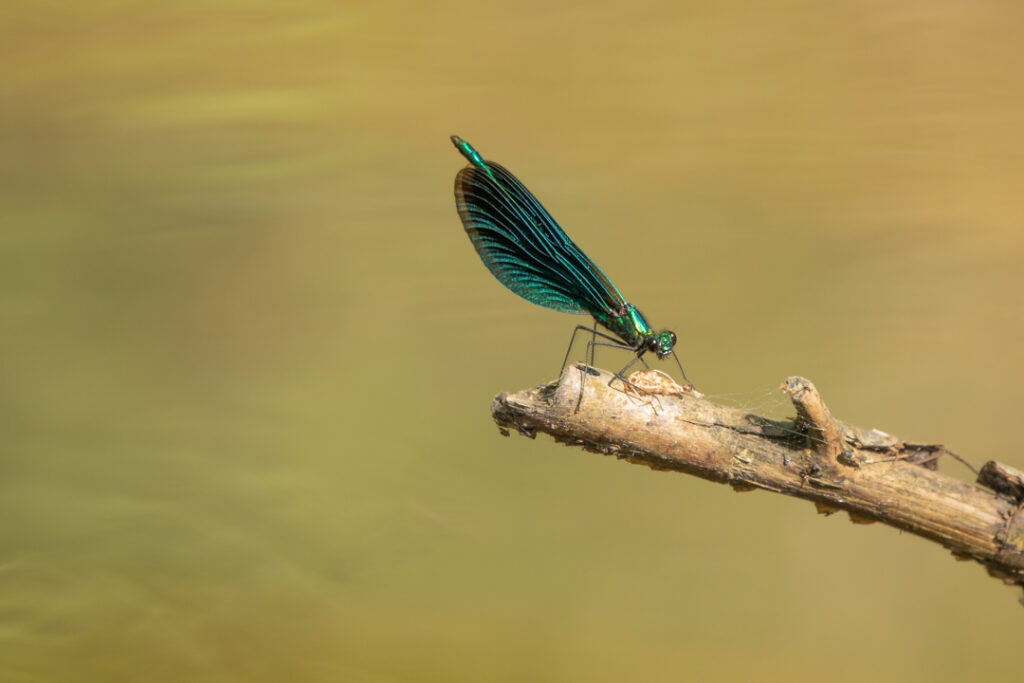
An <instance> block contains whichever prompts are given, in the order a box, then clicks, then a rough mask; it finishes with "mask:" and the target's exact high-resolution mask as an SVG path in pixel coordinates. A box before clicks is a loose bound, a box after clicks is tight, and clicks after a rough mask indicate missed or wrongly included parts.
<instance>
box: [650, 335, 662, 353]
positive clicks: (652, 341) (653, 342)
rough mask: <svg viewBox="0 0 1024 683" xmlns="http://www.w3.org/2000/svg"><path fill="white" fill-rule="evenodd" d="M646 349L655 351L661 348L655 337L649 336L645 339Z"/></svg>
mask: <svg viewBox="0 0 1024 683" xmlns="http://www.w3.org/2000/svg"><path fill="white" fill-rule="evenodd" d="M647 350H648V351H654V352H655V353H657V352H658V351H660V350H661V345H660V344H659V343H658V338H657V337H649V338H648V339H647Z"/></svg>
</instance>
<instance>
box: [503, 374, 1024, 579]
mask: <svg viewBox="0 0 1024 683" xmlns="http://www.w3.org/2000/svg"><path fill="white" fill-rule="evenodd" d="M663 377H664V376H662V375H657V374H654V373H653V371H643V372H641V373H635V374H634V375H632V376H631V377H630V379H631V381H632V382H633V383H634V384H636V385H637V386H640V387H643V388H644V389H646V392H638V391H637V390H636V389H634V388H632V387H626V388H625V390H623V387H622V384H621V382H620V381H619V380H615V382H614V386H609V381H610V380H611V378H612V375H611V374H609V373H608V372H605V371H603V370H596V369H594V368H586V367H585V366H583V365H576V366H574V367H569V368H567V369H566V370H565V372H563V373H562V377H561V378H560V379H559V381H558V382H557V383H555V384H547V385H542V386H539V387H536V388H534V389H527V390H524V391H519V392H516V393H512V394H504V393H503V394H500V395H499V396H497V397H495V399H494V402H493V403H492V405H491V413H492V415H493V416H494V420H495V422H497V423H498V425H499V427H501V428H502V431H503V433H507V431H506V429H507V428H511V429H515V430H517V431H518V432H520V433H521V434H524V435H526V436H529V437H531V438H532V437H533V436H535V435H536V433H537V432H544V433H546V434H550V435H551V436H553V437H554V438H555V440H556V441H560V442H562V443H565V444H570V445H576V446H582V447H583V448H585V449H586V450H589V451H592V452H595V453H603V454H606V455H614V456H616V457H617V458H620V459H623V460H627V461H629V462H632V463H636V464H642V465H647V466H648V467H651V468H653V469H656V470H674V471H679V472H686V473H688V474H693V475H696V476H698V477H703V478H704V479H710V480H711V481H717V482H721V483H728V484H731V485H732V486H733V487H734V488H736V489H737V490H741V491H742V490H751V489H754V488H759V489H765V490H768V491H775V492H777V493H783V494H786V495H790V496H797V497H799V498H806V499H807V500H811V501H814V503H815V504H816V505H817V506H818V510H819V512H823V513H826V514H830V513H832V512H836V511H839V510H845V511H847V512H848V513H849V515H850V518H851V519H852V520H853V521H854V522H859V523H870V522H874V521H879V522H883V523H885V524H888V525H890V526H894V527H896V528H898V529H903V530H905V531H909V532H911V533H914V534H917V535H919V536H923V537H924V538H927V539H930V540H932V541H935V542H937V543H940V544H942V545H943V546H945V547H946V548H948V549H950V550H951V551H952V552H953V554H954V555H956V556H957V557H960V558H970V559H974V560H976V561H978V562H980V563H981V564H982V565H984V566H985V568H986V569H987V570H988V572H989V573H990V574H991V575H992V576H994V577H996V578H999V579H1002V580H1003V581H1005V582H1006V583H1008V584H1013V585H1017V586H1021V587H1024V474H1022V473H1021V472H1019V471H1017V470H1014V469H1013V468H1011V467H1009V466H1007V465H1003V464H1001V463H996V462H991V463H988V464H986V465H985V467H983V468H982V470H981V473H980V474H979V476H978V480H979V482H980V483H981V484H984V486H986V487H988V488H983V487H982V486H981V485H979V484H975V483H969V482H965V481H961V480H959V479H955V478H953V477H950V476H948V475H945V474H941V473H939V472H938V471H937V465H938V460H939V458H940V457H941V456H943V455H952V454H950V453H948V451H946V450H945V449H944V448H943V447H942V446H941V445H936V444H916V443H909V442H906V441H903V440H901V439H899V438H897V437H895V436H890V435H888V434H885V433H884V432H880V431H877V430H864V429H860V428H858V427H854V426H852V425H849V424H846V423H843V422H841V421H839V420H836V419H834V418H833V417H832V415H831V413H830V412H829V410H828V408H827V407H826V406H825V403H824V402H823V401H822V399H821V396H820V395H819V394H818V391H817V389H815V387H814V385H813V384H811V382H809V381H808V380H806V379H804V378H802V377H790V378H789V379H787V380H786V382H785V383H784V384H783V387H782V389H783V390H784V391H785V392H786V393H787V394H788V395H789V396H790V398H791V400H792V401H793V405H794V406H795V408H796V412H797V414H796V417H795V419H793V420H792V421H777V420H769V419H767V418H763V417H759V416H757V415H753V414H751V413H748V412H746V411H743V410H739V409H736V408H731V407H727V406H722V405H718V404H716V403H713V402H711V401H708V400H705V399H703V398H702V397H700V396H699V395H696V394H695V393H692V392H689V391H686V390H683V388H682V387H680V386H679V385H677V384H675V383H674V382H672V381H671V380H665V379H663ZM581 384H582V385H583V392H582V394H581V389H580V387H581ZM687 389H688V388H687ZM953 457H956V456H953Z"/></svg>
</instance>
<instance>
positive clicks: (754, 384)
mask: <svg viewBox="0 0 1024 683" xmlns="http://www.w3.org/2000/svg"><path fill="white" fill-rule="evenodd" d="M1022 29H1024V13H1022V10H1021V9H1020V6H1019V5H1013V4H1011V3H997V2H977V3H953V2H935V1H934V0H927V1H925V0H921V1H914V2H894V3H883V2H867V1H865V2H836V3H818V2H779V3H757V2H739V3H737V2H726V3H706V2H699V3H698V2H694V3H678V2H665V3H657V2H644V1H633V2H628V3H586V2H575V3H552V2H533V1H528V2H519V3H505V4H491V3H480V2H434V3H415V2H407V1H397V0H396V1H392V2H389V1H384V2H372V3H371V2H356V3H353V2H340V3H339V2H327V1H325V0H317V1H314V2H293V3H272V2H228V1H214V2H178V3H148V2H113V1H111V2H89V3H35V2H32V3H29V2H15V3H7V4H5V6H4V8H3V9H2V10H0V64H3V68H2V72H0V216H2V230H0V680H3V681H12V682H18V683H20V682H28V681H202V682H205V681H284V680H294V681H357V682H362V681H373V682H378V681H410V682H411V681H439V682H460V681H466V682H470V681H473V682H476V681H497V682H501V681H624V680H648V681H674V680H691V681H706V680H757V681H787V682H792V681H819V680H830V681H863V680H872V681H890V680H891V681H929V682H932V681H947V680H948V681H970V680H982V679H984V680H991V679H994V678H997V677H1002V678H1004V679H1005V678H1006V677H1008V676H1012V675H1013V672H1019V671H1020V652H1021V643H1022V634H1024V608H1022V607H1021V605H1020V604H1018V602H1017V598H1018V597H1019V592H1017V593H1015V592H1014V591H1013V590H1011V589H1010V588H1007V587H1004V586H1002V585H1001V584H999V583H998V582H997V581H995V580H993V579H990V578H988V577H987V576H986V575H985V573H984V571H983V570H982V569H981V568H980V567H978V566H977V565H974V564H973V563H958V562H955V561H954V560H953V558H952V557H950V555H949V554H948V553H947V552H945V551H943V550H942V549H941V548H939V547H938V546H936V545H934V544H930V543H926V542H924V541H922V540H920V539H917V538H914V537H911V536H909V535H903V534H899V533H898V532H896V531H894V530H892V529H889V528H885V527H882V526H880V525H875V526H870V527H862V526H854V525H852V524H850V523H849V521H848V520H847V518H846V517H845V515H836V516H833V517H829V518H826V517H822V516H819V515H816V514H815V513H814V510H813V508H812V507H811V505H810V504H808V503H806V502H801V501H797V500H793V499H786V498H782V497H779V496H774V495H769V494H766V493H748V494H742V495H739V494H736V493H734V492H733V491H732V490H731V489H729V488H728V487H725V486H717V485H713V484H710V483H707V482H703V481H700V480H696V479H693V478H689V477H685V476H681V475H674V474H667V473H656V472H652V471H650V470H647V469H645V468H641V467H633V466H629V465H626V464H624V463H620V462H617V461H615V460H614V459H611V458H603V457H600V456H596V455H590V454H583V453H581V452H578V451H574V450H569V449H566V448H564V447H561V446H557V445H554V444H553V443H552V442H551V441H550V440H549V439H547V438H544V437H542V438H538V439H537V440H536V441H529V440H526V439H523V438H520V437H518V436H513V437H512V438H509V439H504V438H501V437H500V435H499V434H498V431H497V429H496V428H495V427H494V425H493V424H492V422H491V420H490V417H489V414H488V408H489V405H490V400H491V397H492V396H493V395H494V394H496V393H498V392H500V391H504V390H513V389H518V388H523V387H526V386H532V385H534V384H537V383H539V382H541V381H544V380H547V379H550V378H552V377H553V376H554V374H555V373H556V371H557V368H558V364H559V362H560V361H561V358H562V354H563V352H564V350H565V344H566V343H567V341H568V336H569V332H570V331H571V328H572V326H573V325H574V324H576V323H577V322H585V319H584V318H574V317H572V316H567V315H564V314H559V313H555V312H551V311H546V310H544V309H542V308H539V307H536V306H533V305H531V304H529V303H526V302H524V301H522V300H520V299H518V298H517V297H515V296H513V295H512V294H511V293H509V292H508V291H506V290H505V289H504V288H503V287H501V285H500V284H498V283H497V281H495V280H494V278H493V277H492V276H491V275H490V274H489V273H488V272H487V271H486V269H485V268H484V267H483V266H482V265H481V263H480V261H479V259H478V258H477V256H476V254H475V253H474V252H473V250H472V248H471V246H470V244H469V241H468V240H467V239H466V237H465V235H464V234H463V231H462V228H461V226H460V223H459V221H458V218H457V215H456V213H455V208H454V202H453V199H452V179H453V177H454V175H455V173H456V171H457V170H458V169H459V168H460V167H461V166H462V165H463V164H464V161H463V159H462V158H461V157H460V156H459V155H458V154H457V152H456V151H455V150H454V149H453V148H452V146H451V144H450V142H449V141H448V135H450V134H452V133H457V134H459V135H461V136H463V137H465V138H466V139H467V140H469V141H471V142H472V143H473V144H474V145H475V146H476V147H477V148H478V149H480V150H481V152H482V153H483V155H484V156H485V157H486V158H490V159H494V160H498V161H500V162H501V163H502V164H504V165H506V166H508V167H509V168H510V169H512V170H513V172H515V173H516V174H517V175H518V176H519V177H520V178H521V179H522V180H523V181H524V182H525V183H526V184H527V186H528V187H530V188H531V189H532V190H533V191H534V192H535V193H536V194H537V195H538V196H539V197H540V199H541V200H542V201H544V202H545V204H546V205H547V207H548V209H549V210H551V212H552V213H553V214H554V215H555V216H556V217H557V218H558V220H559V221H560V222H561V223H562V225H563V227H565V228H566V229H567V231H568V232H569V233H570V234H571V235H572V236H573V237H574V239H576V241H577V242H578V243H579V244H580V245H581V246H582V247H583V248H585V249H586V250H587V252H588V253H589V254H590V256H591V257H593V258H594V260H595V261H596V262H598V263H599V264H601V266H602V267H603V268H604V269H605V270H606V271H607V272H608V274H609V275H610V276H611V277H612V279H613V280H614V281H615V282H616V284H617V285H618V286H619V288H620V289H621V290H622V291H623V293H624V294H625V295H626V296H627V298H628V299H629V300H630V301H632V302H634V303H636V304H637V305H638V306H640V308H641V309H642V310H643V311H644V313H645V314H646V315H647V317H648V318H649V319H650V320H651V322H652V324H653V325H655V326H656V327H658V328H662V327H669V328H671V329H674V330H675V331H676V332H677V333H678V334H679V336H680V342H679V346H678V350H679V352H680V355H681V358H682V360H683V363H684V364H685V366H686V369H687V373H688V374H689V375H690V378H691V379H693V380H694V381H695V382H696V383H697V385H698V387H699V388H700V389H701V390H703V391H704V392H705V393H707V394H708V395H709V396H711V397H713V398H715V399H716V400H722V401H726V402H729V403H732V404H734V405H740V406H743V407H746V408H749V409H750V410H754V411H757V412H760V413H767V414H771V415H776V416H781V415H786V414H788V410H787V406H786V401H785V400H784V397H783V396H781V394H779V392H777V391H776V387H778V385H779V383H780V382H781V381H782V380H783V379H784V378H785V377H786V376H788V375H792V374H801V375H804V376H807V377H809V378H811V379H812V380H813V381H814V382H815V383H816V384H817V385H818V387H819V388H820V389H821V391H822V392H823V394H824V396H825V398H826V400H827V401H828V402H829V404H830V406H831V408H832V409H833V411H834V412H835V414H836V415H838V416H840V417H842V418H843V419H846V420H848V421H851V422H854V423H857V424H859V425H862V426H865V427H878V428H880V429H884V430H886V431H889V432H892V433H895V434H898V435H900V436H903V437H905V438H910V439H916V440H922V441H932V442H942V443H945V444H947V445H948V446H949V447H950V448H952V449H953V450H955V451H957V452H958V453H961V454H962V455H964V456H965V457H967V458H968V459H969V460H971V461H972V462H974V463H975V464H978V465H980V464H981V463H983V462H984V461H985V460H987V459H991V458H997V459H1001V460H1003V461H1005V462H1007V463H1008V464H1011V465H1016V466H1017V467H1022V466H1024V459H1022V456H1021V455H1020V449H1019V439H1018V438H1017V433H1016V430H1017V427H1018V423H1019V419H1020V418H1019V415H1020V413H1021V407H1022V406H1021V385H1022V384H1024V361H1022V355H1021V348H1022V343H1024V315H1022V314H1024V274H1022V267H1021V266H1022V260H1024V230H1022V224H1024V192H1022V188H1024V136H1022V135H1021V122H1022V121H1024V91H1022V89H1021V72H1022V67H1024V47H1022V43H1021V40H1020V35H1021V33H1022ZM598 362H599V364H601V365H602V366H604V367H612V368H613V369H614V368H615V367H617V366H618V365H619V364H620V363H621V362H624V360H623V359H622V358H621V357H620V356H616V355H615V354H614V353H608V354H607V355H605V356H604V357H601V356H599V358H598ZM666 369H667V370H670V371H671V370H672V367H671V366H667V367H666ZM943 469H944V470H946V471H950V472H957V473H961V474H963V475H965V476H968V473H966V472H965V470H963V468H961V467H959V466H956V465H955V463H950V462H943Z"/></svg>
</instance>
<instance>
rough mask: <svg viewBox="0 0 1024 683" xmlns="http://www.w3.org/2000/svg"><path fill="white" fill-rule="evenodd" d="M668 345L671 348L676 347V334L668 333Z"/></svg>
mask: <svg viewBox="0 0 1024 683" xmlns="http://www.w3.org/2000/svg"><path fill="white" fill-rule="evenodd" d="M668 345H669V346H670V347H672V346H675V345H676V333H675V332H669V333H668Z"/></svg>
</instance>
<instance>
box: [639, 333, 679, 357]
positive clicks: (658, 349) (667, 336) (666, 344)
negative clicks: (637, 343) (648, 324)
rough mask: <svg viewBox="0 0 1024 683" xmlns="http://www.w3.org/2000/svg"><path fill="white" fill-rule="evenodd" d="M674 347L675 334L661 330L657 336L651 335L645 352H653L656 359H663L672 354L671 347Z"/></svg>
mask: <svg viewBox="0 0 1024 683" xmlns="http://www.w3.org/2000/svg"><path fill="white" fill-rule="evenodd" d="M675 345H676V333H675V332H673V331H672V330H662V331H661V332H659V333H658V334H652V335H651V336H650V337H648V338H647V342H646V346H647V350H648V351H653V352H654V353H655V354H656V355H657V356H658V358H664V357H665V356H667V355H668V354H670V353H672V347H673V346H675Z"/></svg>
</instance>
